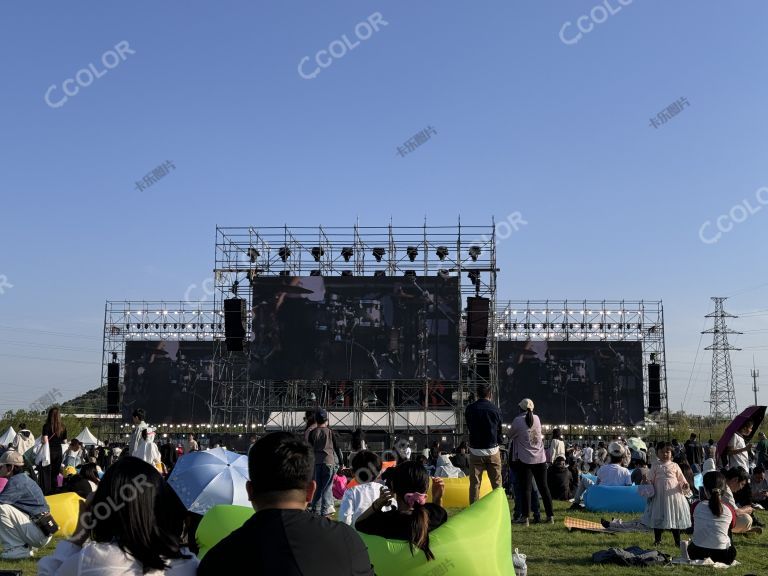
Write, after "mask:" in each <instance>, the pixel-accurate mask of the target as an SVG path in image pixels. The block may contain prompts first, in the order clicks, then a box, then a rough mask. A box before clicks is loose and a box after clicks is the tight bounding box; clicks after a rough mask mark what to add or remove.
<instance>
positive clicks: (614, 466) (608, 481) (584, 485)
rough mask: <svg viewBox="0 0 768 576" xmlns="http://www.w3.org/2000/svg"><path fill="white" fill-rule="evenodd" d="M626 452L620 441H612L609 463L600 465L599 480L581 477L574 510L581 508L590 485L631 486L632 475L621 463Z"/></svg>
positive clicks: (572, 507) (573, 506) (609, 446)
mask: <svg viewBox="0 0 768 576" xmlns="http://www.w3.org/2000/svg"><path fill="white" fill-rule="evenodd" d="M625 455H626V452H625V450H624V447H623V446H622V445H621V444H619V443H618V442H611V443H610V444H609V445H608V459H609V463H607V464H603V465H602V466H600V469H599V470H598V471H597V482H593V481H592V480H591V479H590V478H586V477H584V476H582V477H581V478H580V479H579V487H578V489H577V490H576V493H575V494H574V495H573V504H572V505H571V509H572V510H580V509H581V497H582V495H583V494H584V492H586V491H587V489H588V488H589V487H590V486H593V485H595V484H602V485H603V486H631V485H632V476H631V474H630V472H629V470H627V469H626V468H625V467H624V466H623V465H622V464H621V463H622V462H623V461H624V457H625Z"/></svg>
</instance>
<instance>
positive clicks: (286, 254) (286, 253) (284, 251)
mask: <svg viewBox="0 0 768 576" xmlns="http://www.w3.org/2000/svg"><path fill="white" fill-rule="evenodd" d="M277 254H278V256H280V260H282V261H283V262H285V261H286V260H288V258H290V257H291V249H290V248H288V246H283V247H282V248H280V250H278V251H277Z"/></svg>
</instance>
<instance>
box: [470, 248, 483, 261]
mask: <svg viewBox="0 0 768 576" xmlns="http://www.w3.org/2000/svg"><path fill="white" fill-rule="evenodd" d="M482 253H483V251H482V250H481V249H480V246H470V247H469V257H470V258H472V261H473V262H477V258H478V257H479V256H480V254H482Z"/></svg>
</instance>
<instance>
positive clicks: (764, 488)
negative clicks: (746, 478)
mask: <svg viewBox="0 0 768 576" xmlns="http://www.w3.org/2000/svg"><path fill="white" fill-rule="evenodd" d="M751 487H752V502H753V503H754V504H760V506H762V507H763V508H768V479H767V478H766V477H765V468H763V467H762V466H755V469H754V470H752V482H751Z"/></svg>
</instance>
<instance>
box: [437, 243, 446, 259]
mask: <svg viewBox="0 0 768 576" xmlns="http://www.w3.org/2000/svg"><path fill="white" fill-rule="evenodd" d="M435 254H437V257H438V258H440V260H445V257H446V256H448V247H447V246H438V247H437V250H435Z"/></svg>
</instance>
